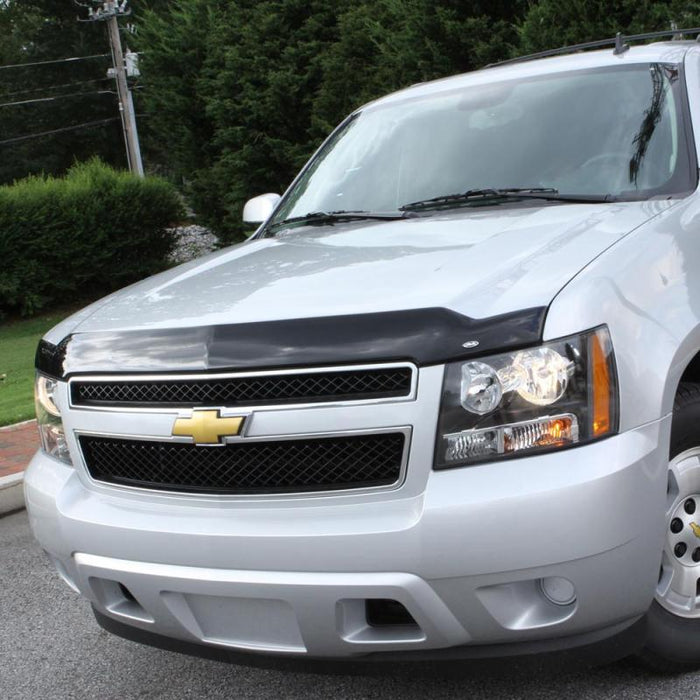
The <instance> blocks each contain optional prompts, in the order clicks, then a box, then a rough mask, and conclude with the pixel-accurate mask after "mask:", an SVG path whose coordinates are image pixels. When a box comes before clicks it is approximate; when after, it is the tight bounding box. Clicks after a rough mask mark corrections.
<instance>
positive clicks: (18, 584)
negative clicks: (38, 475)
mask: <svg viewBox="0 0 700 700" xmlns="http://www.w3.org/2000/svg"><path fill="white" fill-rule="evenodd" d="M0 698H3V700H14V699H15V698H22V699H24V698H31V699H34V698H52V699H56V698H90V699H91V700H112V699H114V700H129V699H130V698H149V699H150V698H197V700H204V699H206V700H208V699H209V698H227V699H230V698H236V699H237V700H243V699H245V698H260V699H262V698H303V699H304V700H316V699H319V700H321V699H323V700H327V699H331V698H332V699H336V698H382V700H391V699H392V698H397V700H398V699H401V700H411V699H413V698H416V699H418V698H420V699H421V700H424V699H428V698H430V699H432V698H470V700H480V699H481V698H483V699H484V700H485V699H487V698H488V699H489V700H493V699H494V698H497V699H501V698H503V699H506V698H537V700H547V699H549V698H551V699H556V700H566V699H567V698H587V699H588V698H606V699H608V698H615V699H622V698H634V699H635V700H642V699H644V698H664V700H672V699H673V698H683V700H690V699H692V698H700V673H693V674H686V675H681V676H673V677H667V676H657V675H654V674H650V673H647V672H645V671H641V670H640V669H638V668H636V667H635V666H633V665H631V664H630V663H628V662H623V663H618V664H615V665H612V666H607V667H604V668H598V669H593V670H587V671H585V672H577V673H569V674H562V673H559V674H554V673H546V674H543V673H541V672H527V673H525V672H517V673H516V672H513V671H512V668H511V667H510V666H509V664H508V663H507V662H504V663H503V666H502V669H500V670H499V671H498V672H497V673H493V672H489V673H481V672H478V671H475V672H472V673H470V675H467V676H461V677H445V676H444V675H439V674H438V675H433V676H417V677H414V676H413V675H411V674H406V673H405V672H404V671H401V672H400V673H397V672H392V669H391V668H386V669H385V670H384V671H382V675H379V676H375V675H373V676H364V675H353V676H338V675H318V674H310V673H290V672H281V671H277V670H261V669H257V668H250V667H243V666H234V665H231V664H225V663H219V662H214V661H205V660H202V659H197V658H191V657H187V656H183V655H181V654H175V653H171V652H166V651H161V650H158V649H153V648H150V647H145V646H141V645H139V644H135V643H133V642H127V641H125V640H123V639H119V638H117V637H113V636H111V635H109V634H108V633H106V632H104V631H103V630H101V629H100V628H99V627H98V626H97V624H96V622H95V621H94V618H93V617H92V613H91V611H90V607H89V605H88V604H87V603H86V602H85V601H84V600H82V599H80V598H79V597H78V596H77V595H76V594H75V593H73V592H72V591H71V590H70V589H69V588H68V587H67V586H66V585H65V584H64V583H63V582H62V581H61V580H60V579H59V578H58V576H57V575H56V574H55V573H54V572H53V570H52V569H51V567H50V565H49V563H48V561H47V560H46V559H45V557H44V555H43V553H42V552H41V550H40V549H39V547H38V546H37V544H36V543H35V542H34V541H33V539H32V537H31V534H30V531H29V526H28V523H27V514H26V513H25V512H21V513H17V514H15V515H10V516H7V517H4V518H1V519H0Z"/></svg>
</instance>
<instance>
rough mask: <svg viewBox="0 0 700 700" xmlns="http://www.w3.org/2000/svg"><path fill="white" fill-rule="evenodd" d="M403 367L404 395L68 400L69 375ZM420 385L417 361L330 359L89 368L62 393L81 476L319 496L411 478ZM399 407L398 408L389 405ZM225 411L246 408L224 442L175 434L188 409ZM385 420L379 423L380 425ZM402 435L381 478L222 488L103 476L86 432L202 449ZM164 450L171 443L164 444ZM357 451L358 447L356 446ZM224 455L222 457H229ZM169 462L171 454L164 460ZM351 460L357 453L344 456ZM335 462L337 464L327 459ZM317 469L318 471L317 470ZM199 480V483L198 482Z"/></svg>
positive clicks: (213, 492) (250, 493) (205, 491)
mask: <svg viewBox="0 0 700 700" xmlns="http://www.w3.org/2000/svg"><path fill="white" fill-rule="evenodd" d="M395 368H398V369H401V370H402V371H403V372H404V373H407V372H410V386H409V390H408V393H407V394H406V395H405V396H385V397H381V398H365V399H361V398H355V399H348V398H347V397H346V396H343V398H342V400H337V401H323V402H316V403H314V402H310V403H283V404H261V405H256V406H245V407H241V408H239V407H236V406H228V405H226V404H218V405H208V406H191V407H186V406H185V407H183V406H173V405H161V406H153V405H149V406H138V405H135V404H128V405H116V406H109V405H91V406H83V405H74V404H73V403H72V401H71V397H72V392H71V389H70V387H71V383H72V382H78V381H86V380H88V381H106V382H113V381H114V382H121V381H131V380H134V379H138V380H146V381H149V380H152V379H158V380H171V379H174V380H181V379H183V378H186V379H188V380H191V379H200V378H202V379H211V378H212V377H215V378H219V377H221V376H225V377H235V378H239V377H246V378H255V377H258V376H263V377H278V376H290V375H291V376H292V377H296V376H298V375H310V374H314V373H318V372H338V371H348V370H350V371H357V370H359V371H360V372H362V371H365V370H370V369H371V370H375V369H378V370H382V371H386V370H391V369H395ZM417 385H418V369H417V367H416V366H415V365H413V364H412V363H409V362H399V363H390V364H382V365H376V364H375V365H360V366H352V367H348V366H345V367H342V366H341V367H328V368H321V369H317V368H304V369H298V370H297V369H295V370H271V371H260V372H237V373H227V374H222V373H197V374H189V373H182V374H177V375H167V376H164V375H145V374H138V375H128V376H127V375H109V374H106V373H105V374H100V375H90V376H87V375H85V376H77V377H73V378H71V379H70V380H69V382H68V386H67V391H66V395H65V400H66V404H67V409H68V413H67V415H66V419H67V423H68V426H67V427H69V428H70V432H71V438H70V442H71V443H72V444H73V446H74V449H75V450H76V451H77V454H78V456H79V458H80V459H79V462H80V463H81V466H82V469H81V472H82V473H83V478H85V479H86V480H87V481H88V482H90V483H92V484H93V485H94V486H95V487H100V488H109V489H110V490H111V489H119V490H129V491H134V492H135V493H136V492H141V493H144V494H146V493H151V494H154V495H155V494H161V495H162V496H163V497H166V496H185V497H190V498H191V497H193V496H196V497H198V498H204V499H208V498H222V497H223V498H228V497H230V498H233V499H236V500H237V499H240V498H245V499H257V498H263V499H264V498H271V497H272V498H287V497H305V498H309V497H319V496H341V495H346V496H349V495H352V494H356V493H368V494H369V493H374V492H383V491H394V490H396V489H399V488H401V487H402V486H403V484H404V482H405V480H406V478H407V465H408V462H409V454H410V447H411V440H412V434H413V426H412V424H413V423H414V420H413V419H412V418H411V416H414V415H415V413H416V411H417V410H418V409H417V407H416V406H417V404H416V398H417ZM393 406H396V407H397V409H398V408H399V406H402V408H401V409H400V410H399V411H398V412H395V411H394V409H393V408H392V407H393ZM202 409H205V410H212V409H216V410H218V411H220V415H221V416H222V417H223V416H231V415H241V414H245V415H246V416H247V419H246V423H245V426H246V429H245V430H244V431H243V433H242V434H241V435H239V436H230V437H225V438H223V439H222V444H220V445H199V446H196V447H195V446H194V445H193V443H192V440H191V439H190V438H188V437H178V436H173V435H172V430H173V425H174V423H175V420H176V419H177V418H179V417H185V418H187V417H190V416H191V415H192V412H193V411H194V410H202ZM379 426H381V427H379ZM391 435H394V436H396V435H399V436H400V437H401V438H402V449H401V455H400V464H399V465H398V469H396V468H394V469H393V471H391V473H390V477H391V479H390V478H389V477H388V476H387V475H386V473H385V474H384V475H383V478H380V479H369V480H368V479H367V478H358V479H357V480H354V479H353V478H352V475H350V476H348V475H347V474H345V475H344V476H343V479H341V482H342V483H340V482H338V481H337V480H336V481H333V479H332V478H320V479H319V480H318V481H319V483H317V484H313V483H307V484H301V485H299V484H298V483H296V482H295V483H293V484H291V485H285V484H281V485H278V484H274V483H272V484H267V486H269V488H260V489H231V490H221V489H217V488H216V487H215V488H206V485H205V487H204V488H189V487H188V486H187V484H185V485H182V487H180V486H179V485H178V484H168V485H167V486H166V487H165V488H163V487H162V486H161V485H159V484H157V483H155V484H153V483H146V481H145V480H144V483H142V484H139V483H138V479H122V480H109V479H101V478H100V475H99V474H98V473H97V472H96V471H95V470H93V469H92V468H91V466H92V465H91V464H89V459H90V455H89V454H87V452H86V451H85V450H84V449H83V444H82V440H83V438H84V437H86V436H88V437H93V438H110V439H112V440H113V441H131V442H132V443H142V444H143V443H150V444H153V443H154V442H156V443H161V444H162V445H163V446H164V447H166V448H167V447H169V446H172V447H175V448H177V447H182V446H184V447H186V448H187V447H192V448H193V449H196V450H198V451H199V450H201V451H202V454H204V455H206V454H213V453H216V452H218V451H219V450H223V451H225V450H226V448H229V447H239V446H242V447H245V446H247V445H253V444H255V443H268V444H270V445H274V444H278V443H283V442H290V441H291V442H297V443H301V442H305V441H306V442H316V441H324V440H331V439H336V440H338V441H342V440H344V439H346V438H355V437H362V436H368V437H369V436H376V437H379V438H381V437H387V436H391ZM166 451H167V449H166ZM357 454H359V453H357ZM217 460H222V457H221V456H218V457H212V461H217ZM224 461H225V460H224ZM354 461H355V462H356V464H357V465H358V473H359V474H361V472H362V465H363V461H364V460H362V459H361V458H359V457H358V458H354ZM166 462H167V460H166ZM347 465H350V466H352V460H349V461H347V464H346V466H347ZM330 468H331V469H332V468H333V465H332V464H331V465H330ZM318 473H319V474H320V472H318ZM198 486H201V483H200V484H199V485H198Z"/></svg>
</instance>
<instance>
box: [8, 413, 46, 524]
mask: <svg viewBox="0 0 700 700" xmlns="http://www.w3.org/2000/svg"><path fill="white" fill-rule="evenodd" d="M38 447H39V434H38V433H37V429H36V421H35V420H28V421H24V422H23V423H16V424H15V425H8V426H5V427H3V428H0V517H2V516H3V515H7V514H9V513H12V512H14V511H16V510H20V509H21V508H24V489H23V481H24V470H25V469H26V467H27V465H28V464H29V460H30V459H31V458H32V456H33V455H34V453H35V452H36V450H37V448H38Z"/></svg>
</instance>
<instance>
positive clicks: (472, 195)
mask: <svg viewBox="0 0 700 700" xmlns="http://www.w3.org/2000/svg"><path fill="white" fill-rule="evenodd" d="M499 199H500V200H502V201H506V200H509V199H545V200H550V201H558V202H612V201H614V197H612V196H610V195H604V196H600V195H596V194H559V190H556V189H555V188H554V187H507V188H503V189H497V188H494V187H489V188H485V189H480V190H467V191H466V192H461V193H458V194H446V195H441V196H440V197H431V198H430V199H421V200H419V201H417V202H410V203H409V204H404V205H403V206H402V207H399V210H400V211H412V210H416V209H429V208H430V207H439V206H443V205H450V204H469V203H470V202H483V201H490V200H499Z"/></svg>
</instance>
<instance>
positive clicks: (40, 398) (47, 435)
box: [34, 374, 71, 464]
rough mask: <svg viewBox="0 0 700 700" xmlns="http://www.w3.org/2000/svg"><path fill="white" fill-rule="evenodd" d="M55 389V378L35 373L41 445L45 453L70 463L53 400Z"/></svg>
mask: <svg viewBox="0 0 700 700" xmlns="http://www.w3.org/2000/svg"><path fill="white" fill-rule="evenodd" d="M57 389H58V382H57V381H56V380H55V379H50V378H49V377H45V376H44V375H43V374H37V375H36V381H35V383H34V399H35V405H36V419H37V423H38V424H39V436H40V438H41V447H42V449H43V450H44V452H46V454H48V455H51V456H52V457H55V458H56V459H59V460H61V461H62V462H65V463H66V464H71V459H70V454H69V452H68V444H67V443H66V436H65V432H64V430H63V421H62V420H61V411H60V410H59V408H58V406H57V404H56V401H55V395H56V390H57Z"/></svg>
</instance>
